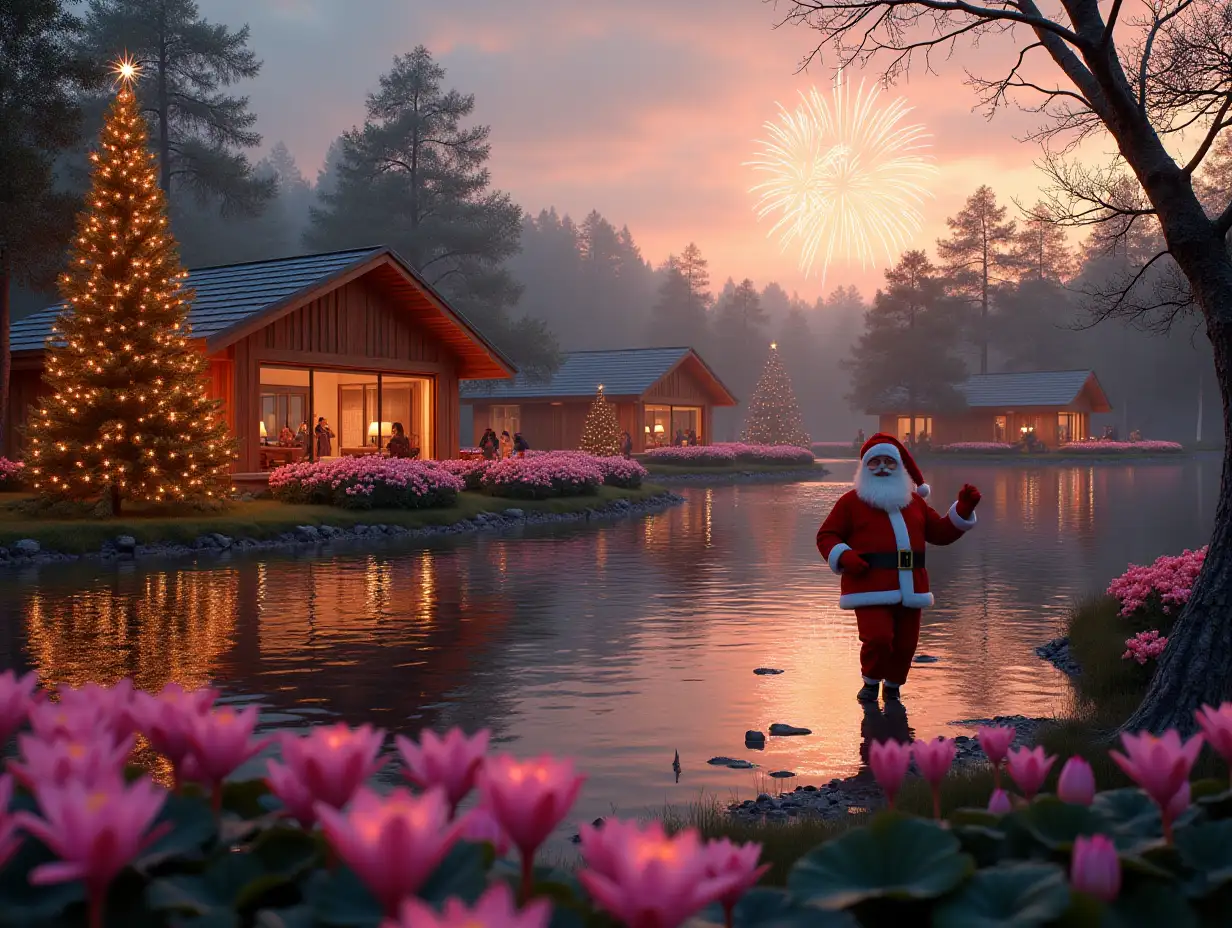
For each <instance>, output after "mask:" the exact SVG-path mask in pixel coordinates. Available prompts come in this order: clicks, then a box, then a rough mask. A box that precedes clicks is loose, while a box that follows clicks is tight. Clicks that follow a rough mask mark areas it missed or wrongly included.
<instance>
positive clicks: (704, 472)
mask: <svg viewBox="0 0 1232 928" xmlns="http://www.w3.org/2000/svg"><path fill="white" fill-rule="evenodd" d="M641 463H642V466H643V467H645V468H646V470H648V471H650V473H651V474H654V475H655V476H658V477H701V476H704V477H709V476H715V477H731V476H735V475H737V474H799V473H801V472H803V471H805V470H807V469H808V468H807V466H806V465H804V464H727V465H722V466H716V467H704V466H700V465H693V466H685V465H680V464H662V463H659V462H657V461H646V460H643V461H642V462H641ZM812 470H813V473H814V474H816V476H818V477H824V476H825V475H826V474H827V473H828V471H827V470H826V468H825V467H823V466H822V465H820V464H813V465H812ZM810 476H812V475H811V474H806V475H805V476H804V479H808V477H810Z"/></svg>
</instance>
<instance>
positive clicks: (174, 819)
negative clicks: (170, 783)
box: [133, 793, 218, 873]
mask: <svg viewBox="0 0 1232 928" xmlns="http://www.w3.org/2000/svg"><path fill="white" fill-rule="evenodd" d="M162 825H167V826H169V828H170V830H169V831H167V833H166V834H164V835H163V836H162V837H161V838H159V839H158V840H157V841H155V842H154V843H153V844H151V845H150V846H149V847H148V848H146V850H145V851H144V853H142V855H141V857H139V858H138V859H137V860H136V861H135V862H134V863H133V868H134V869H135V870H137V871H138V872H139V873H149V872H150V871H151V870H153V869H154V868H155V867H157V866H158V865H160V864H163V863H166V862H167V861H169V860H193V861H196V860H203V859H204V858H205V852H206V850H207V849H208V848H209V847H210V846H211V845H212V844H214V843H215V842H216V841H217V839H218V822H217V820H216V819H215V818H214V813H213V811H212V810H211V809H210V807H209V804H208V803H207V802H205V801H204V800H203V799H198V798H196V797H193V796H178V795H176V794H174V793H172V794H171V795H169V796H168V797H167V800H166V802H165V803H164V804H163V808H162V811H161V812H160V813H159V816H158V819H157V820H156V821H155V823H154V827H155V828H158V827H160V826H162Z"/></svg>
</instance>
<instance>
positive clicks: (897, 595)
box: [838, 590, 903, 609]
mask: <svg viewBox="0 0 1232 928" xmlns="http://www.w3.org/2000/svg"><path fill="white" fill-rule="evenodd" d="M902 601H903V592H902V590H873V591H872V592H871V593H844V594H843V595H842V596H840V597H839V598H838V607H839V608H840V609H860V608H862V607H864V606H897V605H898V604H899V603H901V602H902Z"/></svg>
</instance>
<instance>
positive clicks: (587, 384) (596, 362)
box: [461, 348, 691, 400]
mask: <svg viewBox="0 0 1232 928" xmlns="http://www.w3.org/2000/svg"><path fill="white" fill-rule="evenodd" d="M690 350H691V349H689V348H624V349H620V350H615V351H574V352H570V353H569V354H566V355H565V357H564V363H562V364H561V366H560V368H559V369H558V370H557V371H556V373H555V375H553V377H552V379H551V380H550V381H547V382H544V381H537V380H533V379H531V378H530V377H528V376H527V375H526V374H518V375H517V377H515V378H513V379H512V380H464V381H463V382H462V385H461V394H462V399H464V400H465V399H493V400H501V399H529V398H540V397H552V396H561V397H579V396H593V395H594V393H595V390H597V389H598V387H599V384H603V390H604V392H605V393H606V394H607V395H608V396H641V395H642V394H643V393H645V392H646V391H647V390H649V389H650V388H651V387H653V386H654V385H655V384H656V383H657V382H658V381H659V378H661V377H662V376H663V375H664V374H666V373H667V372H668V371H670V370H671V369H672V368H673V367H675V366H676V364H678V363H679V362H680V360H681V359H682V358H684V357H685V356H686V355H687V354H688V353H689V352H690Z"/></svg>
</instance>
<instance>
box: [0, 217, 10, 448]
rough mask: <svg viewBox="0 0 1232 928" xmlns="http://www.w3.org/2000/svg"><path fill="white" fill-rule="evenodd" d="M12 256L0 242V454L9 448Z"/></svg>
mask: <svg viewBox="0 0 1232 928" xmlns="http://www.w3.org/2000/svg"><path fill="white" fill-rule="evenodd" d="M11 264H12V258H11V257H10V250H9V249H8V248H6V247H5V245H4V243H3V242H0V455H4V456H6V457H7V456H8V455H9V454H10V452H11V451H12V449H11V448H9V377H10V376H11V371H12V366H13V359H12V356H11V355H10V353H9V322H10V319H9V316H10V310H9V278H10V266H11Z"/></svg>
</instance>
